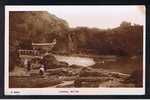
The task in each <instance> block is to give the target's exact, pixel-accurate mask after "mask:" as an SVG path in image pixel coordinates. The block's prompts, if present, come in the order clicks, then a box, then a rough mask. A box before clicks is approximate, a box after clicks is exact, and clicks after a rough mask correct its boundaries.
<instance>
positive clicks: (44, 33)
mask: <svg viewBox="0 0 150 100" xmlns="http://www.w3.org/2000/svg"><path fill="white" fill-rule="evenodd" d="M144 34H145V6H143V5H132V6H131V5H128V6H127V5H126V6H125V5H122V6H117V5H113V6H102V5H101V6H98V5H97V6H67V5H66V6H51V5H49V6H5V94H6V95H32V94H33V95H66V94H67V95H113V94H115V95H116V94H122V95H123V94H130V93H131V94H140V95H141V94H144V93H145V35H144Z"/></svg>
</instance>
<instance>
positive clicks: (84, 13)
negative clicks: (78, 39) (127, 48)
mask: <svg viewBox="0 0 150 100" xmlns="http://www.w3.org/2000/svg"><path fill="white" fill-rule="evenodd" d="M48 12H49V13H51V14H54V15H56V16H57V17H59V18H62V19H64V20H66V21H67V22H68V24H69V26H70V27H72V28H74V27H79V26H86V27H90V28H94V27H96V28H102V29H107V28H114V27H117V26H119V25H120V23H121V22H122V21H128V22H131V23H135V24H140V25H144V24H145V7H144V6H140V5H139V6H49V7H48Z"/></svg>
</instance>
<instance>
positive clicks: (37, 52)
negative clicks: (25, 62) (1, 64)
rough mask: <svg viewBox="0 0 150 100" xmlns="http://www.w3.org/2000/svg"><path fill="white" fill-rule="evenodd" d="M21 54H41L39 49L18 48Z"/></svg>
mask: <svg viewBox="0 0 150 100" xmlns="http://www.w3.org/2000/svg"><path fill="white" fill-rule="evenodd" d="M18 53H19V55H40V52H39V51H38V50H18Z"/></svg>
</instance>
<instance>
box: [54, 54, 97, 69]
mask: <svg viewBox="0 0 150 100" xmlns="http://www.w3.org/2000/svg"><path fill="white" fill-rule="evenodd" d="M54 56H55V58H56V60H58V61H64V62H67V63H68V64H69V65H79V66H84V67H86V66H91V65H94V64H95V61H94V60H93V58H87V57H74V56H62V55H54Z"/></svg>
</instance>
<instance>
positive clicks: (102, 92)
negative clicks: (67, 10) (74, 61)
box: [4, 5, 146, 95]
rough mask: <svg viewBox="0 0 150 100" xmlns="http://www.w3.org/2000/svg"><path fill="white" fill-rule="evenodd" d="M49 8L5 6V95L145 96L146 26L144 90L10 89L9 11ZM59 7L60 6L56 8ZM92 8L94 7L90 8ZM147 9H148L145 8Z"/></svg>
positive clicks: (44, 8)
mask: <svg viewBox="0 0 150 100" xmlns="http://www.w3.org/2000/svg"><path fill="white" fill-rule="evenodd" d="M48 7H49V6H40V7H39V6H23V5H22V6H5V67H4V68H5V75H4V77H5V90H4V91H5V95H144V94H145V39H146V37H145V36H146V34H145V24H144V34H143V44H144V45H143V88H9V11H47V10H48ZM55 7H59V6H55ZM89 7H92V6H89ZM145 9H146V7H145Z"/></svg>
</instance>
